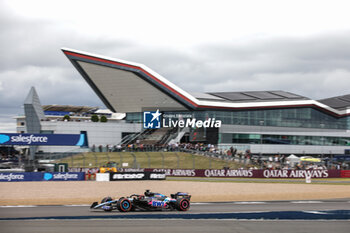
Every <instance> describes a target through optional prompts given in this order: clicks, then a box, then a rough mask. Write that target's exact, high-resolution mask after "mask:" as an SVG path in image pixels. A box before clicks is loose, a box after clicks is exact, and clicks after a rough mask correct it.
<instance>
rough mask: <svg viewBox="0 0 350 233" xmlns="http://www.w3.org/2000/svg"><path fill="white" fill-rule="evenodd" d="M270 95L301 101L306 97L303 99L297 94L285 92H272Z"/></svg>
mask: <svg viewBox="0 0 350 233" xmlns="http://www.w3.org/2000/svg"><path fill="white" fill-rule="evenodd" d="M270 93H273V94H276V95H280V96H282V97H285V98H288V99H301V98H304V97H302V96H300V95H296V94H293V93H289V92H285V91H270Z"/></svg>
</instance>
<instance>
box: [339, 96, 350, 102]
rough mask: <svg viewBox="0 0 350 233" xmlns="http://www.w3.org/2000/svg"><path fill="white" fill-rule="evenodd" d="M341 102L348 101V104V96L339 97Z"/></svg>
mask: <svg viewBox="0 0 350 233" xmlns="http://www.w3.org/2000/svg"><path fill="white" fill-rule="evenodd" d="M339 98H340V99H341V100H345V101H349V102H350V95H344V96H341V97H339Z"/></svg>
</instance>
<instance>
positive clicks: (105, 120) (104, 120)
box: [100, 116, 108, 122]
mask: <svg viewBox="0 0 350 233" xmlns="http://www.w3.org/2000/svg"><path fill="white" fill-rule="evenodd" d="M100 121H101V122H107V121H108V119H107V117H106V116H101V118H100Z"/></svg>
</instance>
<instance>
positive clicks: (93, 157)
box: [57, 152, 240, 169]
mask: <svg viewBox="0 0 350 233" xmlns="http://www.w3.org/2000/svg"><path fill="white" fill-rule="evenodd" d="M132 154H134V155H135V157H136V161H135V160H134V156H133V155H132ZM162 155H164V160H163V156H162ZM108 161H114V162H117V163H119V166H121V164H122V163H128V166H127V167H128V168H133V167H136V168H173V169H176V168H180V169H193V168H195V169H209V168H212V169H222V168H223V167H226V166H228V167H230V168H231V169H236V168H238V167H240V165H239V164H238V163H236V162H232V161H229V162H227V161H223V160H220V159H210V158H208V157H205V156H200V155H192V154H189V153H183V152H177V153H175V152H133V153H131V152H111V153H105V152H101V153H100V152H99V153H93V152H89V153H84V154H78V155H74V156H72V157H67V158H64V159H61V160H58V161H57V162H58V163H68V166H69V167H101V166H102V165H104V164H106V163H107V162H108Z"/></svg>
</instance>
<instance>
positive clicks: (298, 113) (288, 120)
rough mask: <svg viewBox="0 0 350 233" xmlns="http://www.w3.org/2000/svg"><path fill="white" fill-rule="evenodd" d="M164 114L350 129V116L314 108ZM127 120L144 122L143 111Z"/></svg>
mask: <svg viewBox="0 0 350 233" xmlns="http://www.w3.org/2000/svg"><path fill="white" fill-rule="evenodd" d="M164 114H168V115H174V114H177V115H178V114H183V115H188V114H191V115H193V116H194V118H196V119H199V120H205V119H207V118H215V119H216V120H221V121H222V123H223V124H228V125H256V126H278V127H297V128H321V129H343V130H345V129H350V117H349V116H348V117H342V118H337V117H333V116H330V115H328V114H326V113H323V112H320V111H318V110H316V109H313V108H285V109H266V110H264V109H263V110H245V111H193V112H165V113H163V115H164ZM126 121H127V122H134V123H135V122H142V113H127V114H126Z"/></svg>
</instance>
